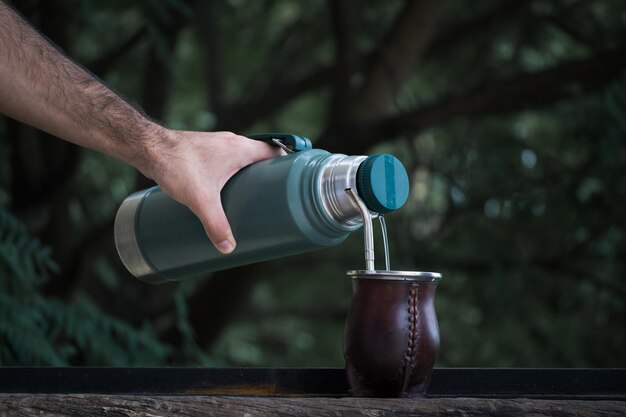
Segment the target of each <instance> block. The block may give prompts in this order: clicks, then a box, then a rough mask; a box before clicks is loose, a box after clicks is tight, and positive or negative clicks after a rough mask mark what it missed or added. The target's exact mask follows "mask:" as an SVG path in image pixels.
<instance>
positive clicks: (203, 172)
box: [137, 129, 282, 254]
mask: <svg viewBox="0 0 626 417" xmlns="http://www.w3.org/2000/svg"><path fill="white" fill-rule="evenodd" d="M163 137H164V138H165V139H164V140H159V141H155V142H153V146H152V149H150V150H149V152H148V157H147V158H145V159H144V161H143V162H142V163H141V165H142V166H137V168H139V169H140V170H141V171H142V172H143V173H144V174H145V175H147V176H149V177H151V178H152V179H154V180H155V181H156V182H157V183H158V184H159V185H160V186H161V189H163V190H164V191H165V192H166V193H167V194H169V195H170V196H171V197H172V198H174V199H175V200H176V201H178V202H180V203H182V204H184V205H186V206H187V207H189V208H190V209H191V211H193V212H194V214H195V215H196V216H198V218H199V219H200V221H202V224H203V225H204V229H205V231H206V233H207V235H208V236H209V239H210V240H211V242H213V244H214V245H215V247H216V248H217V249H218V250H219V251H220V252H222V253H225V254H226V253H230V252H232V251H233V250H234V249H235V246H236V242H235V238H234V237H233V234H232V231H231V228H230V225H229V223H228V219H227V218H226V214H225V213H224V209H223V207H222V201H221V197H220V192H221V190H222V188H223V187H224V185H225V184H226V182H227V181H228V180H229V179H230V178H231V177H232V176H233V175H234V174H235V173H236V172H237V171H239V170H240V169H241V168H243V167H245V166H247V165H250V164H252V163H254V162H257V161H261V160H264V159H269V158H273V157H275V156H279V155H281V154H282V151H281V150H280V148H277V147H273V146H271V145H269V144H267V143H264V142H260V141H257V140H252V139H248V138H246V137H244V136H238V135H235V134H234V133H231V132H213V133H205V132H190V131H175V130H167V129H165V130H164V136H163Z"/></svg>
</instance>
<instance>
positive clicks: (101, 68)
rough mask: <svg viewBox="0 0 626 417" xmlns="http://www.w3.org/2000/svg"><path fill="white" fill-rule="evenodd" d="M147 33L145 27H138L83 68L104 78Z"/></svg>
mask: <svg viewBox="0 0 626 417" xmlns="http://www.w3.org/2000/svg"><path fill="white" fill-rule="evenodd" d="M147 33H148V31H147V30H146V27H145V26H142V27H140V28H139V29H137V30H136V31H135V32H134V33H133V34H131V35H130V36H129V37H128V38H127V39H126V40H124V41H122V42H121V43H119V44H118V45H115V46H114V47H113V48H111V49H109V50H108V51H106V52H105V53H103V54H102V55H101V56H100V57H99V58H98V59H96V60H94V61H93V62H91V63H87V64H86V65H85V67H87V68H89V70H90V71H91V72H92V73H94V74H95V75H97V76H98V77H101V78H102V77H104V75H105V74H106V73H107V72H109V71H110V70H111V68H112V67H113V66H114V65H115V64H116V62H117V61H118V60H119V59H120V58H122V57H123V56H124V55H126V54H127V53H128V52H130V51H131V50H132V49H133V48H134V47H135V46H136V45H137V44H138V43H139V42H140V41H142V40H143V39H144V38H145V36H146V34H147Z"/></svg>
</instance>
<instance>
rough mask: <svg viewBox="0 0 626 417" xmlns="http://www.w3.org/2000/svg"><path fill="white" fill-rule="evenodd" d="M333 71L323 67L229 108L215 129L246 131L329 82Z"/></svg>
mask: <svg viewBox="0 0 626 417" xmlns="http://www.w3.org/2000/svg"><path fill="white" fill-rule="evenodd" d="M333 72H334V71H333V69H332V68H321V69H320V70H317V71H315V72H312V73H310V74H308V75H306V76H304V77H302V78H300V79H298V80H295V81H292V82H285V83H282V84H278V85H276V86H275V87H274V88H271V89H268V90H267V91H266V92H265V93H264V94H263V95H261V96H260V97H257V98H256V99H255V100H252V101H249V102H247V103H244V104H241V105H239V106H234V107H232V108H231V109H229V110H228V112H227V113H225V114H224V115H223V117H222V118H221V119H220V120H219V123H218V126H216V128H215V130H232V131H235V132H241V131H244V130H246V128H247V127H248V126H250V125H251V124H252V123H253V122H254V121H255V120H259V119H263V118H264V117H267V116H268V115H270V114H272V113H274V112H276V111H277V110H279V109H280V108H281V107H282V106H284V105H285V104H287V103H289V102H290V101H291V100H293V99H295V98H296V97H298V96H300V95H302V94H304V93H307V92H310V91H312V90H316V89H318V88H321V87H323V86H325V85H327V84H329V83H330V82H331V81H332V77H333Z"/></svg>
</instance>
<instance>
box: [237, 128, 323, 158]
mask: <svg viewBox="0 0 626 417" xmlns="http://www.w3.org/2000/svg"><path fill="white" fill-rule="evenodd" d="M247 137H248V138H250V139H254V140H260V141H262V142H267V143H269V144H273V145H276V146H279V147H281V148H282V149H283V150H284V151H285V152H287V153H294V152H301V151H306V150H309V149H313V145H312V144H311V141H310V140H309V138H305V137H304V136H298V135H294V134H293V133H259V134H254V135H247Z"/></svg>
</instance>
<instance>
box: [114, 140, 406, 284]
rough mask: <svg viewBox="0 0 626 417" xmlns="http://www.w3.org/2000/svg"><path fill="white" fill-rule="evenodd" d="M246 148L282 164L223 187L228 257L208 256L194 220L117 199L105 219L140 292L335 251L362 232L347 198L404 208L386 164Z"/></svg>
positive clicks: (155, 205)
mask: <svg viewBox="0 0 626 417" xmlns="http://www.w3.org/2000/svg"><path fill="white" fill-rule="evenodd" d="M250 138H252V139H257V140H263V141H267V142H270V143H273V144H276V145H277V146H280V147H282V148H283V149H285V150H286V151H287V152H288V154H287V155H286V156H281V157H277V158H274V159H270V160H265V161H261V162H257V163H255V164H252V165H250V166H248V167H246V168H244V169H242V170H241V171H239V172H238V173H237V174H235V175H234V176H233V177H232V178H231V179H230V180H229V181H228V183H227V184H226V185H225V186H224V188H223V190H222V195H221V197H222V204H223V206H224V210H225V212H226V216H227V218H228V220H229V222H230V225H231V228H232V231H233V235H234V237H235V239H236V240H237V247H236V249H235V250H234V251H233V252H232V253H230V254H228V255H223V254H221V253H220V252H218V251H217V249H215V247H214V246H213V244H212V243H211V241H210V240H209V239H208V237H207V236H206V233H205V231H204V228H203V226H202V223H201V222H200V220H199V219H198V218H197V217H196V216H195V215H194V214H193V213H192V212H191V211H190V210H189V209H188V208H187V207H185V206H184V205H182V204H180V203H178V202H176V201H175V200H173V199H172V198H171V197H169V196H168V195H167V194H166V193H164V192H163V191H161V189H160V188H159V187H153V188H150V189H147V190H142V191H138V192H136V193H134V194H132V195H130V196H129V197H127V198H126V199H125V200H124V202H123V203H122V205H121V206H120V208H119V210H118V213H117V216H116V219H115V243H116V246H117V250H118V253H119V256H120V258H121V260H122V262H123V263H124V265H125V266H126V268H127V269H128V270H129V271H130V272H131V273H132V274H133V275H134V276H136V277H137V278H139V279H141V280H143V281H146V282H149V283H161V282H169V281H176V280H180V279H182V278H186V277H190V276H193V275H198V274H201V273H206V272H211V271H218V270H223V269H228V268H232V267H236V266H241V265H246V264H251V263H255V262H260V261H265V260H269V259H275V258H279V257H283V256H288V255H295V254H298V253H303V252H307V251H310V250H314V249H320V248H324V247H330V246H335V245H338V244H339V243H341V242H342V241H344V240H345V239H346V237H347V236H348V235H349V234H350V233H351V232H353V231H355V230H356V229H358V228H359V227H361V225H362V224H363V218H362V216H361V214H360V211H359V207H358V206H357V205H356V204H355V202H354V200H353V198H351V196H350V194H349V192H352V193H354V192H355V191H356V194H358V197H360V199H361V200H362V201H363V202H364V203H365V205H366V206H367V208H368V209H369V210H371V211H372V212H374V213H380V214H384V213H388V212H391V211H393V210H396V209H398V208H400V207H401V206H402V205H403V204H404V203H405V201H406V200H407V197H408V192H409V182H408V176H407V173H406V171H405V169H404V167H403V166H402V163H401V162H400V161H399V160H398V159H397V158H395V157H394V156H392V155H387V154H385V155H372V156H347V155H343V154H332V153H329V152H327V151H324V150H321V149H312V146H311V142H310V141H309V140H308V139H307V138H304V137H301V136H297V135H293V134H285V133H268V134H261V135H252V136H250ZM346 190H349V191H348V192H347V191H346Z"/></svg>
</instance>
